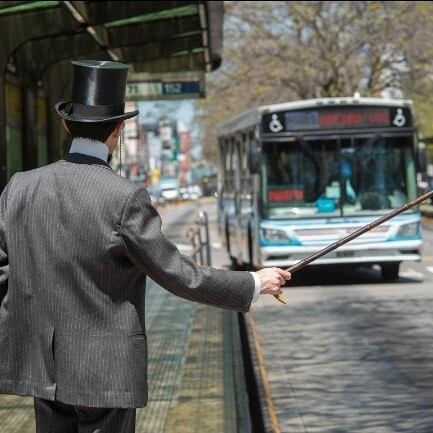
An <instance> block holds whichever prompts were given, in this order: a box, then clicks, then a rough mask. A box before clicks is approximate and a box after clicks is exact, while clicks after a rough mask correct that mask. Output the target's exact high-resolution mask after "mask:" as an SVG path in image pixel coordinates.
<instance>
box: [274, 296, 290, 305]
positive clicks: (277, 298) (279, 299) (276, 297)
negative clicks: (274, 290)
mask: <svg viewBox="0 0 433 433" xmlns="http://www.w3.org/2000/svg"><path fill="white" fill-rule="evenodd" d="M274 297H275V299H276V300H277V301H278V302H281V303H282V304H287V301H286V300H285V299H284V298H283V297H282V296H281V295H274Z"/></svg>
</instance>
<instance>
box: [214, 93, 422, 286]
mask: <svg viewBox="0 0 433 433" xmlns="http://www.w3.org/2000/svg"><path fill="white" fill-rule="evenodd" d="M218 136H219V146H220V154H221V160H220V170H219V174H220V176H219V181H218V189H219V191H218V192H219V202H218V216H219V223H220V230H221V233H222V235H223V238H224V240H225V242H226V246H227V250H228V252H229V254H230V257H231V260H232V262H233V264H234V265H239V266H252V267H262V266H279V267H285V266H289V265H291V264H294V263H296V262H297V261H298V260H300V259H302V258H305V257H306V256H308V255H310V254H312V253H314V252H316V251H317V250H319V249H321V248H323V247H324V246H326V245H328V244H330V243H332V242H335V241H336V240H338V239H340V238H342V237H344V236H346V235H347V234H349V233H351V232H352V231H354V230H356V229H357V228H359V227H360V226H362V225H364V224H367V223H369V222H371V221H372V220H374V219H376V218H378V217H379V216H380V215H383V214H385V213H387V212H389V211H391V210H392V209H395V208H398V207H400V206H401V205H402V204H403V203H405V202H406V201H408V200H412V199H414V198H415V197H416V194H417V183H416V167H415V160H416V158H415V153H416V134H415V128H414V126H413V120H412V114H411V103H410V101H407V100H393V99H379V98H323V99H311V100H303V101H294V102H288V103H282V104H275V105H268V106H262V107H258V108H256V109H254V110H251V111H248V112H246V113H244V114H242V115H240V116H238V117H236V118H234V119H232V120H230V121H228V122H226V123H224V124H222V125H221V126H220V127H219V130H218ZM421 243H422V240H421V231H420V213H419V210H418V209H412V210H410V211H407V212H405V213H403V214H401V215H400V216H398V217H396V218H394V219H393V220H390V221H388V222H387V223H385V224H383V225H381V226H379V227H377V228H376V229H374V230H372V231H371V232H368V233H366V234H364V235H362V236H361V237H360V238H358V239H356V240H354V241H352V242H351V243H349V244H347V245H345V246H343V247H341V248H340V249H338V250H336V251H334V252H332V253H330V254H328V255H327V256H324V257H323V258H321V259H319V260H317V261H316V262H314V264H317V265H320V264H322V265H326V264H343V263H344V264H353V265H367V266H369V265H373V264H379V265H380V266H381V270H382V275H383V277H384V278H385V279H395V278H397V277H398V272H399V266H400V263H401V262H403V261H407V260H412V261H419V260H420V259H421V252H420V248H421Z"/></svg>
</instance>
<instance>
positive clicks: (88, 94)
mask: <svg viewBox="0 0 433 433" xmlns="http://www.w3.org/2000/svg"><path fill="white" fill-rule="evenodd" d="M71 63H72V65H73V66H74V70H73V75H74V78H73V82H72V97H71V100H70V101H62V102H58V103H57V104H56V105H55V108H56V111H57V113H59V115H60V117H62V118H63V119H66V120H69V121H72V122H88V123H92V122H98V123H101V122H115V121H117V120H123V119H129V118H130V117H134V116H136V115H137V114H138V110H135V111H130V112H128V113H125V102H124V99H125V89H126V77H127V75H128V65H125V64H123V63H119V62H111V61H106V60H78V61H73V62H71Z"/></svg>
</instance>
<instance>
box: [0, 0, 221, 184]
mask: <svg viewBox="0 0 433 433" xmlns="http://www.w3.org/2000/svg"><path fill="white" fill-rule="evenodd" d="M223 13H224V8H223V2H222V1H139V2H137V1H122V2H118V1H86V2H82V1H2V2H0V187H1V188H3V187H4V185H5V184H6V182H7V180H8V179H9V178H10V176H11V175H12V174H13V173H14V172H16V171H21V170H27V169H31V168H34V167H38V166H41V165H44V164H47V163H49V162H51V161H54V160H57V159H58V158H60V157H61V156H62V155H63V152H64V148H63V143H64V135H63V131H62V128H60V123H59V119H58V116H57V115H56V113H55V111H54V109H53V106H54V104H55V102H57V101H59V100H62V99H67V97H68V95H69V93H70V88H69V87H70V82H71V76H70V74H71V67H70V60H71V59H78V58H94V59H101V60H114V61H121V62H124V63H128V64H130V72H131V73H133V74H140V73H146V74H153V73H155V74H156V73H174V72H176V73H185V74H187V73H191V72H192V71H195V72H205V71H207V72H208V71H212V70H214V69H216V68H218V67H219V65H220V63H221V49H222V22H223Z"/></svg>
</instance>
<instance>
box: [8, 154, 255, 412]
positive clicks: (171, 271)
mask: <svg viewBox="0 0 433 433" xmlns="http://www.w3.org/2000/svg"><path fill="white" fill-rule="evenodd" d="M160 229H161V219H160V217H159V215H158V213H157V212H156V211H155V209H154V208H153V207H152V206H151V205H150V199H149V196H148V194H147V192H146V191H145V190H143V189H140V188H138V187H137V186H136V185H135V184H133V183H131V182H129V181H128V180H126V179H124V178H121V177H119V176H117V175H116V174H115V173H114V172H113V171H112V170H111V169H110V168H109V167H108V166H106V164H105V163H104V162H103V161H101V160H98V159H96V158H92V157H88V156H84V155H79V154H75V155H69V156H68V157H67V160H63V161H58V162H56V163H54V164H51V165H48V166H46V167H42V168H39V169H36V170H31V171H27V172H23V173H18V174H16V175H14V176H13V178H12V179H11V180H10V182H9V183H8V185H7V187H6V188H5V190H4V192H3V194H2V196H1V198H0V302H1V306H0V392H3V393H11V394H20V395H33V396H35V397H37V398H41V399H46V400H54V399H55V400H58V401H61V402H63V403H66V404H70V405H80V406H90V407H116V408H134V407H143V406H145V405H146V402H147V344H146V333H145V323H144V311H145V308H144V306H145V278H146V275H148V276H150V277H151V278H152V279H154V280H155V281H156V282H157V283H159V284H160V285H161V286H163V287H164V288H166V289H167V290H169V291H171V292H172V293H174V294H176V295H178V296H181V297H184V298H186V299H190V300H192V301H196V302H202V303H205V304H209V305H214V306H218V307H222V308H226V309H231V310H238V311H247V310H248V309H249V308H250V304H251V300H252V296H253V292H254V279H253V277H252V276H251V274H250V273H249V272H234V271H227V270H216V269H212V268H209V267H202V268H198V267H197V266H196V265H195V264H194V263H193V262H192V260H190V259H189V258H188V257H185V256H182V255H181V254H180V253H179V252H178V250H177V249H176V247H175V246H174V245H173V244H171V243H170V242H169V241H168V240H167V239H166V238H165V237H164V236H163V234H162V233H161V230H160Z"/></svg>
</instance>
